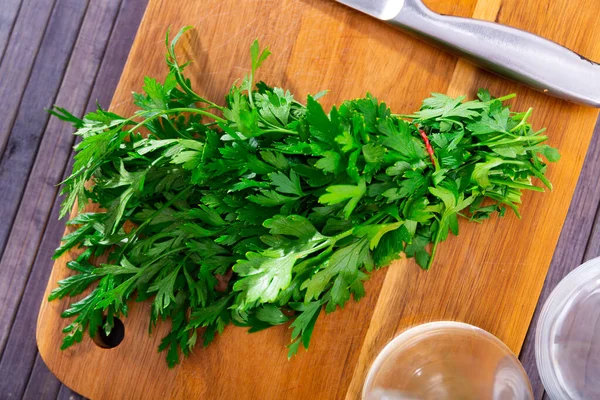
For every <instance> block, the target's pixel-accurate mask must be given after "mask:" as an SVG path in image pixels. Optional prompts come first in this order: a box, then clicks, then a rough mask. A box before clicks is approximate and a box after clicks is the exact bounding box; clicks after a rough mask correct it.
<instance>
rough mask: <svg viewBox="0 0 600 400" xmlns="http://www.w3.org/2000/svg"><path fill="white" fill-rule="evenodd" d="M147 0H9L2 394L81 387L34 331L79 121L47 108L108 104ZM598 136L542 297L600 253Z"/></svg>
mask: <svg viewBox="0 0 600 400" xmlns="http://www.w3.org/2000/svg"><path fill="white" fill-rule="evenodd" d="M144 7H145V1H142V0H121V1H119V0H103V1H101V2H89V3H87V2H84V1H81V0H55V1H47V0H23V1H18V0H7V1H5V2H4V3H3V9H2V11H1V13H2V14H1V15H2V20H1V23H0V57H1V58H0V76H2V77H3V80H2V82H1V83H0V105H1V106H2V107H1V109H3V110H4V117H5V118H3V119H2V120H1V121H0V125H1V126H2V129H0V154H1V158H0V197H1V198H0V200H2V201H1V202H0V204H2V205H3V206H2V208H0V217H4V218H3V219H2V221H12V222H11V223H8V224H3V225H2V226H0V254H2V258H1V259H0V293H1V294H0V352H1V356H0V357H1V358H0V377H2V378H0V393H7V394H8V395H9V396H10V397H11V398H21V397H25V398H32V399H37V398H41V399H46V398H54V397H58V398H68V397H69V396H72V395H73V394H72V393H69V390H68V389H67V388H66V387H61V386H60V384H59V382H58V381H56V380H54V379H53V377H52V375H51V374H50V373H49V372H48V371H47V370H46V369H45V366H44V364H43V362H42V361H41V359H40V358H39V355H38V354H37V350H36V347H35V339H34V329H35V320H36V317H37V309H38V305H39V303H40V301H41V296H42V293H43V291H44V288H45V285H46V281H47V277H48V275H49V272H50V268H51V265H52V263H51V261H50V255H51V253H52V250H53V248H54V247H55V246H56V244H57V243H58V239H59V238H60V236H61V234H62V231H63V229H64V224H63V222H57V221H56V219H55V218H56V215H57V208H56V206H57V201H58V200H57V198H56V195H57V191H56V187H54V184H55V183H56V182H58V181H59V180H60V179H61V177H62V176H63V175H64V172H65V167H66V166H67V163H68V160H69V158H70V146H71V145H72V137H71V136H70V135H69V132H70V127H68V126H64V125H62V124H60V123H59V122H58V121H56V120H48V117H47V115H45V114H43V113H41V112H40V111H39V110H41V109H42V108H47V107H49V106H50V105H51V104H53V103H58V104H60V105H61V106H65V107H67V108H69V109H71V110H74V111H76V112H79V113H83V111H84V106H83V105H84V104H87V109H90V108H93V105H94V102H95V99H99V100H100V102H101V104H103V105H107V104H108V103H109V101H110V98H111V96H112V91H113V90H114V87H115V86H116V82H117V80H118V77H119V75H120V71H121V68H122V66H123V64H124V60H125V57H126V55H127V52H128V48H129V45H130V43H131V41H132V39H133V36H134V34H135V29H136V26H137V21H139V19H140V17H141V14H142V12H143V9H144ZM596 136H598V135H596ZM599 140H600V139H598V138H597V137H596V138H595V139H594V140H593V141H592V144H591V147H590V149H589V152H588V156H587V159H586V162H585V164H584V168H583V171H582V173H581V178H580V184H578V187H577V190H576V193H575V197H574V199H573V201H572V204H571V209H570V211H569V214H568V217H567V220H566V222H565V225H564V228H563V232H562V235H561V238H560V240H559V243H558V246H557V248H556V250H555V253H554V258H553V262H552V265H551V269H550V272H549V275H548V279H547V281H546V284H545V286H544V290H543V292H542V297H541V299H540V301H543V300H544V298H545V297H546V296H547V294H548V293H549V291H550V290H551V289H552V288H553V287H554V285H555V284H556V283H557V282H558V280H560V278H561V277H562V276H564V275H565V274H566V273H567V272H568V271H569V270H571V269H572V268H574V267H575V266H577V265H578V264H579V263H580V262H581V261H583V260H584V259H588V258H591V257H594V256H596V255H598V254H599V253H600V251H599V250H600V224H598V223H596V214H597V209H598V204H599V203H600V188H598V187H597V185H595V184H591V185H589V184H588V185H586V183H591V182H593V183H595V182H597V176H598V174H599V173H600V162H599V161H598V160H599V156H600V141H599ZM549 251H552V249H549ZM536 318H537V313H536V316H535V317H534V320H533V323H532V326H535V322H536ZM532 339H533V330H532V329H530V332H529V334H528V338H527V340H526V343H525V346H524V347H523V350H522V352H521V360H522V361H523V364H524V365H525V367H526V369H527V371H528V373H529V376H530V377H531V379H532V383H533V386H534V390H535V392H536V398H542V395H543V388H542V387H541V385H540V384H539V379H538V378H537V372H536V369H535V362H534V359H533V346H532V343H533V342H532Z"/></svg>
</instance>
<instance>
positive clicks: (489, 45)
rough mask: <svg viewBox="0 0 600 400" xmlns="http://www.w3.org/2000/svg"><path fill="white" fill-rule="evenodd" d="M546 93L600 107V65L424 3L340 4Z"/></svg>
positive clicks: (352, 0) (346, 0)
mask: <svg viewBox="0 0 600 400" xmlns="http://www.w3.org/2000/svg"><path fill="white" fill-rule="evenodd" d="M337 1H338V2H339V3H342V4H344V5H346V6H348V7H351V8H354V9H356V10H358V11H361V12H363V13H365V14H368V15H370V16H372V17H374V18H377V19H379V20H382V21H385V22H387V23H388V24H390V25H393V26H395V27H396V28H399V29H402V30H404V31H406V32H408V33H409V34H411V35H413V36H416V37H418V38H420V39H422V40H425V41H427V42H429V43H431V44H433V45H435V46H437V47H440V48H442V49H444V50H447V51H449V52H451V53H453V54H455V55H458V56H459V57H462V58H465V59H467V60H469V61H471V62H472V63H474V64H476V65H478V66H480V67H482V68H483V69H486V70H488V71H490V72H493V73H496V74H498V75H501V76H503V77H506V78H509V79H512V80H514V81H517V82H520V83H522V84H524V85H527V86H529V87H531V88H533V89H535V90H538V91H541V92H543V93H546V94H549V95H552V96H555V97H558V98H561V99H565V100H569V101H572V102H576V103H582V104H586V105H590V106H593V107H600V64H597V63H596V62H594V61H591V60H588V59H586V58H585V57H583V56H581V55H579V54H577V53H575V52H573V51H571V50H569V49H567V48H566V47H563V46H561V45H559V44H558V43H555V42H552V41H550V40H547V39H544V38H542V37H540V36H537V35H534V34H532V33H529V32H526V31H523V30H519V29H516V28H511V27H509V26H506V25H501V24H497V23H493V22H488V21H481V20H476V19H469V18H460V17H452V16H446V15H440V14H437V13H435V12H433V11H431V10H430V9H429V8H427V7H426V6H425V5H424V4H423V2H422V1H421V0H337Z"/></svg>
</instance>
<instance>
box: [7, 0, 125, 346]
mask: <svg viewBox="0 0 600 400" xmlns="http://www.w3.org/2000/svg"><path fill="white" fill-rule="evenodd" d="M118 7H119V0H110V1H104V2H92V4H90V8H89V12H88V13H87V15H86V18H85V20H84V22H83V26H82V28H81V34H80V36H79V37H78V39H77V43H76V44H75V49H74V50H73V54H74V55H73V57H72V61H71V62H70V63H69V66H68V68H67V72H66V73H65V78H64V79H63V83H62V85H61V88H60V94H59V96H58V97H57V98H56V102H57V103H59V104H61V105H64V106H65V107H70V108H72V109H73V110H74V112H76V113H81V112H82V111H83V106H84V105H85V104H86V103H87V101H88V96H89V93H90V88H91V86H92V83H93V81H94V77H95V75H96V73H97V70H98V67H99V64H100V61H101V60H102V55H103V53H104V50H105V47H106V43H107V40H108V36H109V34H110V27H111V26H112V23H113V21H114V18H115V16H116V14H117V10H118ZM38 112H39V109H38ZM42 129H43V127H42ZM72 144H73V137H72V135H71V128H70V127H68V126H67V125H65V124H61V123H60V121H57V120H56V119H54V118H53V119H51V120H50V122H49V123H48V125H47V127H46V131H45V133H44V135H43V137H42V143H41V144H40V147H41V149H42V151H40V153H39V157H37V159H36V162H35V164H34V168H33V170H32V173H31V175H30V177H29V180H28V185H27V188H26V190H25V193H24V195H23V198H24V199H25V200H26V201H23V202H21V205H20V207H19V210H18V212H17V217H16V220H15V223H14V224H13V229H12V230H11V233H10V235H9V237H8V242H7V245H6V248H5V251H4V253H3V254H2V259H1V260H0V293H2V294H1V295H0V304H1V305H2V306H1V307H0V321H6V322H7V323H3V324H0V346H1V347H0V348H2V347H4V343H5V341H6V337H7V329H8V327H9V326H10V323H9V322H8V321H11V320H12V318H13V316H14V313H15V312H16V308H17V306H18V304H19V303H18V302H19V298H20V294H21V293H22V292H23V288H24V286H25V282H26V280H27V276H28V275H29V271H30V269H31V266H32V261H33V257H35V252H36V249H37V246H38V244H39V240H40V239H39V238H40V237H41V234H42V232H43V230H44V226H45V224H46V222H47V219H48V213H49V210H50V208H51V206H52V203H53V201H54V198H55V196H56V190H57V188H56V187H55V185H56V183H57V182H60V179H61V177H62V175H63V170H64V167H65V165H66V163H67V160H68V157H69V155H70V153H71V147H72ZM6 190H8V189H6Z"/></svg>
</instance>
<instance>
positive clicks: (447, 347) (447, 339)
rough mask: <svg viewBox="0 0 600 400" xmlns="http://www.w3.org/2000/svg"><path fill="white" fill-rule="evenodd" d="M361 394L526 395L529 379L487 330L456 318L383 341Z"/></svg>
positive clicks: (511, 398)
mask: <svg viewBox="0 0 600 400" xmlns="http://www.w3.org/2000/svg"><path fill="white" fill-rule="evenodd" d="M363 399H364V400H401V399H402V400H413V399H414V400H417V399H418V400H429V399H432V400H433V399H435V400H445V399H448V400H449V399H452V400H454V399H464V400H468V399H477V400H487V399H490V400H529V399H533V394H532V391H531V385H530V383H529V379H528V378H527V374H526V373H525V371H524V370H523V367H522V366H521V363H520V362H519V360H518V359H517V358H516V357H515V355H514V354H513V353H512V351H511V350H510V349H509V348H508V347H507V346H506V345H505V344H504V343H502V342H501V341H500V340H499V339H498V338H496V337H495V336H493V335H492V334H490V333H488V332H486V331H484V330H482V329H479V328H477V327H475V326H472V325H468V324H464V323H459V322H432V323H428V324H423V325H419V326H416V327H414V328H411V329H409V330H407V331H405V332H403V333H402V334H400V335H399V336H397V337H396V338H395V339H393V340H392V341H391V342H390V343H388V344H387V346H385V348H384V349H383V350H382V351H381V353H380V354H379V355H378V356H377V358H376V359H375V362H374V363H373V365H372V366H371V369H370V371H369V373H368V375H367V379H366V381H365V385H364V388H363Z"/></svg>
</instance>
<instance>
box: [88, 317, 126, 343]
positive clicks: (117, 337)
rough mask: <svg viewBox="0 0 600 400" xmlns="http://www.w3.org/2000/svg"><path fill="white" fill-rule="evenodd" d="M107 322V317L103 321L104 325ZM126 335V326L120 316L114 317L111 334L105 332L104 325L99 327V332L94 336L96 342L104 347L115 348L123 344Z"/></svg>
mask: <svg viewBox="0 0 600 400" xmlns="http://www.w3.org/2000/svg"><path fill="white" fill-rule="evenodd" d="M104 322H106V317H105V318H104V320H103V321H102V325H104ZM124 337H125V326H124V325H123V321H121V320H120V319H119V318H116V317H115V318H114V326H113V329H112V331H111V332H110V334H109V335H107V334H106V332H104V329H102V326H100V327H99V328H98V332H97V333H96V335H95V336H94V343H96V345H97V346H98V347H102V348H103V349H113V348H115V347H117V346H118V345H120V344H121V342H122V341H123V338H124Z"/></svg>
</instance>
